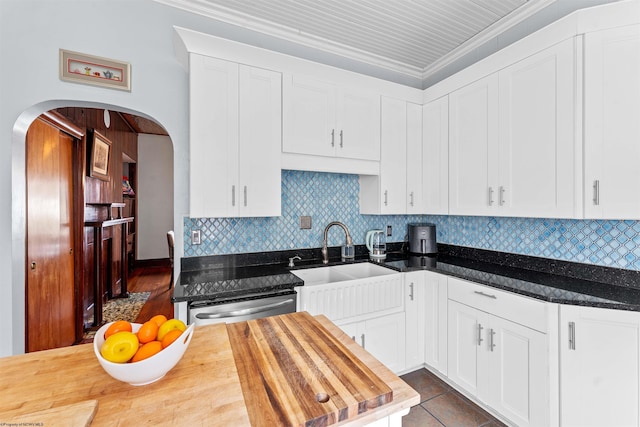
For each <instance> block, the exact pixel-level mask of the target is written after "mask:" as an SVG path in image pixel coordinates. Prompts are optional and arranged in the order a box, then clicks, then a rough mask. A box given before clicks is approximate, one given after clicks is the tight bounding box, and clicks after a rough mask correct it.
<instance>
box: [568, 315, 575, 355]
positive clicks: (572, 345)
mask: <svg viewBox="0 0 640 427" xmlns="http://www.w3.org/2000/svg"><path fill="white" fill-rule="evenodd" d="M575 349H576V324H575V322H569V350H575Z"/></svg>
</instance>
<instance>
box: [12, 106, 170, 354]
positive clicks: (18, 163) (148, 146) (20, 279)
mask: <svg viewBox="0 0 640 427" xmlns="http://www.w3.org/2000/svg"><path fill="white" fill-rule="evenodd" d="M74 109H75V110H78V111H80V110H85V111H86V112H87V114H91V115H93V116H95V117H97V112H98V111H99V112H100V114H102V112H103V111H105V110H108V111H109V112H111V117H113V115H114V114H116V115H118V117H119V119H121V120H126V119H129V120H137V119H140V124H142V125H144V124H146V125H148V126H151V127H155V129H156V131H154V133H153V134H152V133H149V134H147V133H144V132H145V129H144V128H140V127H139V126H138V127H136V123H131V122H130V123H129V126H130V127H131V129H132V131H135V133H136V134H137V140H136V143H138V142H139V143H140V145H141V146H143V149H142V150H141V152H140V153H139V155H138V156H137V157H138V158H136V159H134V158H132V157H131V156H130V155H129V154H124V155H123V153H117V156H122V160H120V158H118V157H117V158H115V159H114V161H117V162H120V161H121V162H122V164H121V167H122V169H121V170H120V171H121V172H118V174H122V176H126V174H124V173H122V172H124V171H126V173H129V172H130V171H128V170H126V169H125V166H126V164H127V163H133V164H135V166H134V167H133V169H134V170H135V171H136V173H137V174H138V176H137V185H140V186H146V189H145V188H139V189H138V190H137V195H139V194H143V193H144V192H147V195H148V196H149V197H145V198H144V199H145V201H148V200H151V203H152V205H151V206H147V205H146V204H143V206H138V207H137V209H136V214H137V215H138V217H137V222H138V225H137V230H136V233H140V232H141V231H142V230H141V227H140V224H144V223H145V220H144V218H145V216H147V217H149V218H150V221H149V222H151V223H152V224H156V225H155V227H156V228H157V227H158V225H157V223H158V221H157V220H158V215H157V213H158V208H157V206H153V203H156V204H157V203H161V204H162V208H161V209H162V210H163V211H164V212H165V215H164V220H165V224H166V225H165V226H162V229H161V230H159V229H156V230H155V231H154V230H153V228H154V225H151V226H150V227H149V226H148V224H145V227H142V228H143V229H144V230H145V231H144V232H142V235H137V236H136V238H137V240H138V241H137V243H136V247H137V252H138V259H140V260H145V259H149V257H155V258H166V257H167V256H168V253H165V252H167V249H166V232H167V231H168V230H169V229H173V228H174V227H173V218H174V216H173V215H174V207H173V182H174V179H173V157H174V148H173V142H172V140H171V137H170V136H169V135H168V132H166V131H164V129H165V128H164V127H163V126H162V125H160V124H159V123H158V121H156V120H155V119H154V118H152V117H149V116H148V115H146V114H144V113H141V112H137V111H133V110H130V109H127V108H123V107H120V106H116V105H106V104H100V103H91V102H80V101H73V100H57V101H47V102H43V103H40V104H37V105H34V106H32V107H30V108H29V109H27V110H25V111H24V112H23V113H22V114H21V115H20V116H19V117H18V119H17V120H16V122H15V124H14V128H13V136H12V170H11V185H12V225H11V226H12V228H11V238H12V239H11V240H12V257H11V258H12V267H11V269H12V271H11V273H12V281H11V282H12V284H11V302H12V307H13V311H12V330H13V352H14V354H18V353H21V352H23V351H24V349H25V337H26V333H25V332H26V331H25V324H26V322H25V315H26V306H25V304H26V299H25V289H26V288H25V286H26V283H27V274H28V269H27V263H28V259H27V256H26V254H27V244H28V242H27V232H28V228H27V225H28V224H27V216H26V210H27V164H26V148H27V146H26V142H27V132H28V130H29V128H30V126H31V125H32V124H33V123H34V121H35V120H36V119H37V118H38V117H39V116H40V115H41V114H42V113H45V112H48V111H51V110H57V111H66V112H69V111H72V110H74ZM95 117H94V120H96V119H95ZM125 117H126V118H125ZM100 119H101V120H103V126H106V123H104V120H105V119H107V116H106V115H105V116H104V117H101V118H100ZM108 120H109V119H107V121H108ZM71 121H72V122H74V120H73V119H72V120H71ZM87 123H88V122H85V123H83V124H82V125H85V126H86V127H91V128H95V127H96V126H94V125H93V124H91V125H87ZM157 129H160V131H159V132H158V131H157ZM87 130H88V131H90V130H92V129H87ZM112 138H117V136H115V137H114V136H113V133H112ZM86 140H87V138H86V137H85V140H84V141H83V143H86ZM161 145H162V146H163V147H162V148H161V149H160V150H158V147H160V146H161ZM158 153H161V154H162V156H164V157H163V158H162V159H161V161H162V162H164V164H165V165H166V164H167V162H168V163H169V165H170V167H168V168H167V167H161V168H158V167H156V166H157V165H155V163H156V162H158V160H157V159H158ZM158 174H162V175H163V178H164V181H163V183H162V184H160V185H158V186H157V187H156V189H155V190H153V184H152V183H153V182H157V179H158ZM85 178H86V179H87V180H88V181H90V180H91V179H92V178H90V177H86V176H85ZM111 181H112V186H113V188H116V187H117V189H118V190H120V189H121V182H122V181H121V176H118V177H115V176H112V177H111ZM150 186H151V187H150ZM88 187H90V186H88ZM93 187H95V185H93ZM149 188H151V190H149ZM156 190H157V191H156ZM157 193H161V195H164V196H165V197H160V198H159V199H160V200H158V197H157V196H158V194H157ZM87 200H90V197H89V198H87ZM145 203H146V202H145ZM161 216H162V215H161ZM145 233H146V234H145ZM149 233H155V234H157V236H155V237H154V238H153V239H152V238H151V237H149V236H151V235H150V234H149ZM154 239H155V240H154ZM140 240H142V241H140ZM147 240H151V241H147ZM158 241H162V242H165V243H164V245H163V246H159V245H158ZM141 247H142V248H143V249H142V253H140V248H141ZM149 248H158V249H159V250H160V251H161V252H156V253H155V255H154V253H153V250H151V251H149ZM80 255H81V254H77V256H80ZM20 331H23V332H22V333H21V332H20Z"/></svg>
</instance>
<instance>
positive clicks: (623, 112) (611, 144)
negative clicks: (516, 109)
mask: <svg viewBox="0 0 640 427" xmlns="http://www.w3.org/2000/svg"><path fill="white" fill-rule="evenodd" d="M584 60H585V71H584V79H585V80H584V88H585V89H584V90H585V94H584V102H585V112H584V114H585V118H584V123H585V127H584V129H585V135H584V139H585V153H584V158H585V180H584V195H585V196H584V197H585V200H584V206H585V217H587V218H605V219H640V168H638V164H640V144H638V141H640V120H638V117H640V25H631V26H627V27H621V28H614V29H610V30H605V31H598V32H593V33H587V34H586V36H585V57H584Z"/></svg>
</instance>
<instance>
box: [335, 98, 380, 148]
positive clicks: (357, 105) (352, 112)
mask: <svg viewBox="0 0 640 427" xmlns="http://www.w3.org/2000/svg"><path fill="white" fill-rule="evenodd" d="M336 106H337V108H336V122H337V123H336V135H335V144H336V155H337V156H339V157H347V158H351V159H362V160H380V95H378V94H373V93H369V92H358V91H353V90H345V89H341V90H339V91H338V96H337V104H336Z"/></svg>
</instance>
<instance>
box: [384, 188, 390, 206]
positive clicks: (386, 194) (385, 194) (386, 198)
mask: <svg viewBox="0 0 640 427" xmlns="http://www.w3.org/2000/svg"><path fill="white" fill-rule="evenodd" d="M388 196H389V192H388V191H387V190H384V205H385V206H387V204H388V202H389V197H388Z"/></svg>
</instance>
